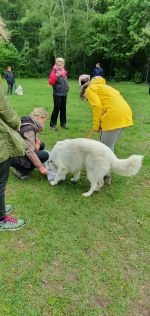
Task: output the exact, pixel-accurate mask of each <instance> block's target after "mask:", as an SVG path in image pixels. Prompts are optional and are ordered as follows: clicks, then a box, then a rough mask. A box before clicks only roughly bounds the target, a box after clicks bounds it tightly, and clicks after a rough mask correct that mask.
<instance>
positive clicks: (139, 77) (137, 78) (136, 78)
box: [134, 71, 143, 83]
mask: <svg viewBox="0 0 150 316" xmlns="http://www.w3.org/2000/svg"><path fill="white" fill-rule="evenodd" d="M142 81H143V75H142V73H141V72H139V71H136V72H135V75H134V82H135V83H141V82H142Z"/></svg>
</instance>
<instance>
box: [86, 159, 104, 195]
mask: <svg viewBox="0 0 150 316" xmlns="http://www.w3.org/2000/svg"><path fill="white" fill-rule="evenodd" d="M86 170H87V177H88V180H89V181H90V183H91V187H90V190H89V191H88V192H85V193H83V194H82V195H83V196H85V197H87V196H90V195H92V193H93V192H94V191H99V189H100V188H101V187H102V186H103V185H104V180H103V178H104V176H105V175H106V174H107V172H108V166H107V164H104V163H103V160H102V159H99V160H96V161H95V164H94V166H92V168H89V164H88V163H87V167H86Z"/></svg>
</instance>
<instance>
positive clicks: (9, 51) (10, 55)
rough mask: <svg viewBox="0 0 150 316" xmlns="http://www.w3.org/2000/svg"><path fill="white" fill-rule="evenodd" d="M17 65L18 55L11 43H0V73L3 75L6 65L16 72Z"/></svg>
mask: <svg viewBox="0 0 150 316" xmlns="http://www.w3.org/2000/svg"><path fill="white" fill-rule="evenodd" d="M18 64H19V54H18V51H17V49H16V48H15V46H14V45H13V44H12V43H10V44H4V43H0V73H1V74H3V73H4V71H5V70H6V68H7V66H8V65H12V66H13V68H15V69H16V72H17V68H18Z"/></svg>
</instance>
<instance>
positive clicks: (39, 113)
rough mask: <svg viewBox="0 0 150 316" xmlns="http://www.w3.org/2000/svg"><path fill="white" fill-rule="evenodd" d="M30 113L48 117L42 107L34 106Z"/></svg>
mask: <svg viewBox="0 0 150 316" xmlns="http://www.w3.org/2000/svg"><path fill="white" fill-rule="evenodd" d="M31 115H33V116H40V117H42V118H48V112H47V111H46V110H45V109H44V108H42V107H41V108H35V109H34V110H33V111H32V112H31Z"/></svg>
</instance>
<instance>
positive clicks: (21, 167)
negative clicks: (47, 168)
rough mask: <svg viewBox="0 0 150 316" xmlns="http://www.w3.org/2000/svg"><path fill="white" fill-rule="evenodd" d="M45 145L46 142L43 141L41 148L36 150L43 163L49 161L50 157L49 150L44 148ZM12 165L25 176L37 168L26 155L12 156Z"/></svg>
mask: <svg viewBox="0 0 150 316" xmlns="http://www.w3.org/2000/svg"><path fill="white" fill-rule="evenodd" d="M44 147H45V144H44V143H42V144H41V147H40V150H38V151H36V155H37V156H38V158H39V160H40V161H41V162H42V163H44V162H45V161H47V160H48V158H49V154H48V152H47V151H45V150H43V149H44ZM11 166H12V167H14V168H15V169H16V170H18V171H19V172H20V173H21V174H22V175H23V176H25V175H28V174H29V173H30V172H31V171H32V170H33V169H34V168H35V166H34V164H33V163H32V161H31V160H30V159H29V158H28V157H27V156H26V155H25V156H23V157H15V158H12V159H11Z"/></svg>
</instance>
